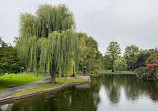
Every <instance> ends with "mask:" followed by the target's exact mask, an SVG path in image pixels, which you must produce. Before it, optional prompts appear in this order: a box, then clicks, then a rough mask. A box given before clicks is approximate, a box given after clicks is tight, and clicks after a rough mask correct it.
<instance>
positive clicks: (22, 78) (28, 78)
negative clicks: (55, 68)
mask: <svg viewBox="0 0 158 111" xmlns="http://www.w3.org/2000/svg"><path fill="white" fill-rule="evenodd" d="M43 78H44V77H43V76H42V75H39V77H36V75H34V74H30V73H20V74H5V75H2V76H0V92H3V91H7V90H9V89H10V88H9V85H13V84H15V85H16V87H17V86H23V85H26V84H29V83H31V82H35V81H38V80H41V79H43Z"/></svg>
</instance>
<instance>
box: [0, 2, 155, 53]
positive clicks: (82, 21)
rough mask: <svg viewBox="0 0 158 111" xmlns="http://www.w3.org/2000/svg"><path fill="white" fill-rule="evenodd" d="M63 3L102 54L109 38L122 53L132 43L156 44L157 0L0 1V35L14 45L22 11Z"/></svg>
mask: <svg viewBox="0 0 158 111" xmlns="http://www.w3.org/2000/svg"><path fill="white" fill-rule="evenodd" d="M63 3H64V4H66V5H67V6H68V8H69V9H70V10H71V11H72V12H73V13H74V18H75V21H76V30H77V31H78V32H79V31H82V32H85V33H87V34H88V35H89V36H92V37H93V38H94V39H95V40H97V42H98V45H99V50H100V51H101V52H102V53H103V54H104V53H105V52H106V48H107V46H108V44H109V42H110V41H118V42H119V44H120V46H121V49H122V52H124V48H125V47H126V46H127V45H131V44H135V45H137V46H139V47H140V48H142V49H150V48H154V47H155V46H156V45H158V0H0V37H2V39H3V40H4V41H5V42H7V43H11V44H13V41H14V37H15V36H18V31H19V17H20V14H21V13H23V12H30V13H33V14H34V13H35V11H36V10H37V8H38V6H39V5H40V4H51V5H58V4H63Z"/></svg>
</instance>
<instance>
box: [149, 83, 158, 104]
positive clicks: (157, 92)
mask: <svg viewBox="0 0 158 111" xmlns="http://www.w3.org/2000/svg"><path fill="white" fill-rule="evenodd" d="M148 93H149V95H150V98H151V99H152V100H153V101H158V82H151V83H150V85H149V88H148Z"/></svg>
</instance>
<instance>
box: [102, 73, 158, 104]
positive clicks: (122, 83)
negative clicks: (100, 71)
mask: <svg viewBox="0 0 158 111" xmlns="http://www.w3.org/2000/svg"><path fill="white" fill-rule="evenodd" d="M103 83H104V86H105V88H106V89H107V90H106V93H107V96H108V97H109V100H110V101H111V102H112V103H118V102H119V98H120V89H121V88H123V89H124V91H125V95H126V98H127V99H128V100H131V101H135V100H137V99H138V98H139V97H140V96H143V95H145V96H146V95H148V96H150V98H151V99H152V100H157V101H158V82H148V81H143V80H139V79H137V78H136V77H135V76H134V75H106V76H104V81H103Z"/></svg>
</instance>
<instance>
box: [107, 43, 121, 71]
mask: <svg viewBox="0 0 158 111" xmlns="http://www.w3.org/2000/svg"><path fill="white" fill-rule="evenodd" d="M106 54H107V55H110V58H111V59H112V61H111V63H112V72H113V71H114V66H113V64H114V61H115V59H117V58H118V57H119V55H120V54H121V49H120V45H119V44H118V42H115V41H112V42H110V44H109V46H108V47H107V52H106Z"/></svg>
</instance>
